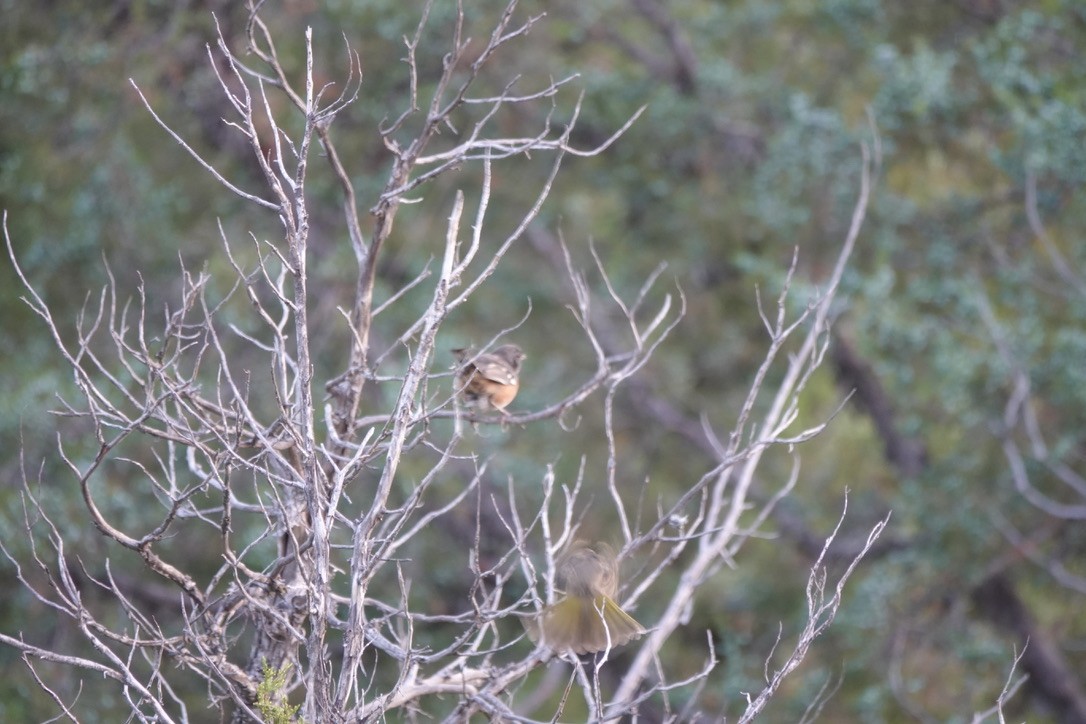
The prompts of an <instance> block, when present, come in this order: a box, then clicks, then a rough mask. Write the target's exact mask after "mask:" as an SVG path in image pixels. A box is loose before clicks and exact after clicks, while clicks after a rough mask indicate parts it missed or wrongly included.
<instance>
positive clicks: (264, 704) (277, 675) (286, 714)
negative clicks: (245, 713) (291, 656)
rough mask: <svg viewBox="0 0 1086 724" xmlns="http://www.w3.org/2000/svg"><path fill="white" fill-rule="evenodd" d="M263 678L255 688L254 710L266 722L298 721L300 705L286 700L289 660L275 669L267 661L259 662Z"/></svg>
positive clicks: (279, 723)
mask: <svg viewBox="0 0 1086 724" xmlns="http://www.w3.org/2000/svg"><path fill="white" fill-rule="evenodd" d="M261 667H262V671H263V672H264V680H263V681H261V682H260V684H259V685H258V686H257V688H256V710H257V711H259V712H260V716H262V717H263V718H264V721H265V722H267V724H293V723H294V722H296V721H298V720H297V719H296V718H295V717H297V716H298V710H299V709H301V706H291V705H290V703H289V702H287V700H286V691H285V690H286V687H287V684H288V683H289V682H290V668H291V664H290V663H289V662H287V663H285V664H283V666H282V668H280V669H278V670H277V669H275V668H273V667H271V666H269V665H268V662H267V661H263V662H262V663H261Z"/></svg>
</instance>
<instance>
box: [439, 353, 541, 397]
mask: <svg viewBox="0 0 1086 724" xmlns="http://www.w3.org/2000/svg"><path fill="white" fill-rule="evenodd" d="M452 353H453V355H454V356H455V357H456V362H457V365H459V369H458V370H457V372H456V389H457V391H458V392H459V394H460V399H461V400H462V401H463V402H464V404H465V405H466V406H467V407H471V408H475V409H477V410H479V411H480V412H488V411H490V410H498V411H499V412H501V413H503V414H504V413H505V408H506V406H507V405H508V404H509V403H510V402H512V401H513V398H514V397H516V396H517V391H518V390H519V389H520V364H521V362H522V361H523V360H524V358H525V357H527V355H525V354H524V351H523V350H522V349H521V348H520V347H518V346H517V345H515V344H503V345H502V346H500V347H497V348H496V349H495V350H494V351H493V352H484V353H479V354H476V353H475V351H474V350H471V349H454V350H452Z"/></svg>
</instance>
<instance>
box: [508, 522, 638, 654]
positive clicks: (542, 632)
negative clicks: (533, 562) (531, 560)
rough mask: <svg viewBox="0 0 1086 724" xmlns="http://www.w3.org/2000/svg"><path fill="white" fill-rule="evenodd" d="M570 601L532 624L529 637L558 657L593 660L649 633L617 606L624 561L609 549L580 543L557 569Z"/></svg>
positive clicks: (562, 558) (550, 608) (560, 560)
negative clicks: (585, 656)
mask: <svg viewBox="0 0 1086 724" xmlns="http://www.w3.org/2000/svg"><path fill="white" fill-rule="evenodd" d="M555 568H556V571H555V573H556V574H557V576H556V578H557V580H556V583H557V584H558V587H559V588H560V589H562V591H563V592H564V594H565V596H564V597H563V598H562V600H560V601H558V603H555V604H554V605H552V606H548V607H547V608H546V610H545V611H544V612H543V614H542V615H541V616H540V617H539V618H538V619H537V620H535V621H532V622H530V623H529V624H528V626H527V629H528V636H529V637H530V638H531V639H532V641H534V642H536V643H542V644H543V645H544V646H547V647H549V648H551V649H554V650H555V651H572V652H573V653H575V654H591V653H595V652H597V651H603V650H605V649H607V648H614V647H615V646H621V645H623V644H625V643H628V642H629V641H632V640H634V639H636V638H639V637H640V636H641V635H642V634H644V633H645V629H644V628H642V626H641V624H639V623H638V622H637V621H635V620H634V619H633V617H632V616H630V614H628V613H626V612H625V611H623V610H622V608H621V607H620V606H619V605H618V604H617V603H615V601H614V596H615V593H617V592H618V560H617V559H616V557H615V552H614V550H613V549H612V548H611V547H610V546H609V545H607V544H606V543H597V544H595V545H590V544H589V543H587V542H585V541H574V542H573V543H571V544H570V546H569V548H567V549H566V550H565V552H563V553H562V554H561V555H560V556H559V557H558V560H557V561H556V563H555Z"/></svg>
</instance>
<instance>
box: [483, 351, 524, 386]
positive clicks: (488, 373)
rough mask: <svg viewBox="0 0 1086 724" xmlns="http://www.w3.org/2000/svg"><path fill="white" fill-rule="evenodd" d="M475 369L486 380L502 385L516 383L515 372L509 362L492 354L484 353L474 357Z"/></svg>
mask: <svg viewBox="0 0 1086 724" xmlns="http://www.w3.org/2000/svg"><path fill="white" fill-rule="evenodd" d="M475 369H476V370H478V371H479V374H480V375H482V376H483V377H485V378H487V379H488V380H492V381H494V382H500V383H501V384H503V385H515V384H517V373H516V372H514V371H513V370H512V369H511V368H510V367H509V363H508V362H506V361H505V360H503V359H500V358H498V357H495V356H494V355H492V354H484V355H481V356H480V357H479V358H478V359H476V360H475Z"/></svg>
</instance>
